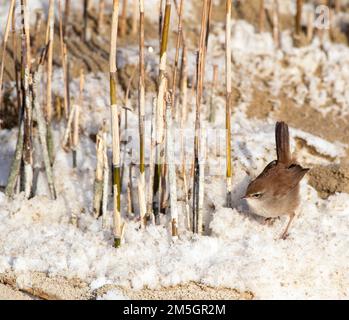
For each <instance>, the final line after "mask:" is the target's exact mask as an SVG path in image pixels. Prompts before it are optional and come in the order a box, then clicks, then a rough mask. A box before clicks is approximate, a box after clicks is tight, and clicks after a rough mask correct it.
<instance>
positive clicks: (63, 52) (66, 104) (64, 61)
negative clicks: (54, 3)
mask: <svg viewBox="0 0 349 320" xmlns="http://www.w3.org/2000/svg"><path fill="white" fill-rule="evenodd" d="M58 12H59V39H60V50H61V63H62V69H63V83H64V117H65V118H66V119H67V118H68V113H69V111H68V110H69V101H68V89H67V88H68V84H67V59H68V58H67V57H68V55H67V46H66V44H65V42H64V34H63V14H62V6H61V0H59V1H58Z"/></svg>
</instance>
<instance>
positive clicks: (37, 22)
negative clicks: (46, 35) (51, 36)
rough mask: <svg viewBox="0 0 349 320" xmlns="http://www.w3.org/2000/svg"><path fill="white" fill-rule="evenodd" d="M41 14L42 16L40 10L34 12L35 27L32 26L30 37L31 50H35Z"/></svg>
mask: <svg viewBox="0 0 349 320" xmlns="http://www.w3.org/2000/svg"><path fill="white" fill-rule="evenodd" d="M42 16H43V12H42V11H41V10H37V11H36V12H35V27H34V34H33V37H32V48H33V52H36V50H37V38H38V34H39V32H40V28H41V24H42Z"/></svg>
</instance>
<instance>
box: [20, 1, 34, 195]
mask: <svg viewBox="0 0 349 320" xmlns="http://www.w3.org/2000/svg"><path fill="white" fill-rule="evenodd" d="M21 3H22V5H23V7H22V12H21V14H22V42H21V46H22V61H21V63H22V71H21V72H22V74H21V78H22V80H21V81H22V85H21V87H22V97H23V101H22V104H23V105H22V109H23V111H22V112H23V125H24V126H23V164H24V172H22V176H23V180H22V181H21V182H22V183H23V184H22V189H23V190H24V192H25V197H26V198H29V197H30V196H31V192H32V183H33V146H32V98H31V93H30V90H29V85H31V74H30V63H29V61H28V59H31V55H30V53H28V51H30V35H29V22H28V12H27V10H28V8H27V4H26V1H22V2H21Z"/></svg>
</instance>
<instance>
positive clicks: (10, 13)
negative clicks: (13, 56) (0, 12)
mask: <svg viewBox="0 0 349 320" xmlns="http://www.w3.org/2000/svg"><path fill="white" fill-rule="evenodd" d="M15 4H16V1H15V0H11V4H10V8H9V11H8V15H7V22H6V26H5V33H4V39H3V43H2V57H1V67H0V110H1V108H2V89H3V88H2V86H3V76H4V69H5V56H6V48H7V41H8V36H9V33H10V27H11V21H12V17H13V12H14V8H15Z"/></svg>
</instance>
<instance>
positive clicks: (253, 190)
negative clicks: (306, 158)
mask: <svg viewBox="0 0 349 320" xmlns="http://www.w3.org/2000/svg"><path fill="white" fill-rule="evenodd" d="M275 142H276V155H277V160H274V161H272V162H270V163H269V164H268V165H267V166H266V167H265V168H264V170H263V172H262V173H261V174H260V175H259V176H258V177H257V178H256V179H254V180H253V181H251V182H250V184H249V185H248V187H247V190H246V194H245V196H244V197H243V198H244V199H246V200H247V203H248V204H249V206H250V207H251V208H252V209H253V211H254V212H255V213H256V214H258V215H259V216H263V217H265V218H276V217H279V216H281V215H289V217H290V219H289V221H288V224H287V226H286V228H285V230H284V232H283V233H282V235H281V238H282V239H286V237H287V231H288V229H289V227H290V225H291V222H292V220H293V218H294V216H295V210H296V209H297V207H298V206H299V203H300V194H299V182H300V181H301V180H302V178H303V177H304V175H305V174H306V173H307V171H308V170H309V169H306V168H302V167H301V166H300V165H299V164H297V162H296V161H295V159H293V158H292V157H291V152H290V138H289V132H288V126H287V124H286V123H285V122H277V123H276V125H275Z"/></svg>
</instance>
